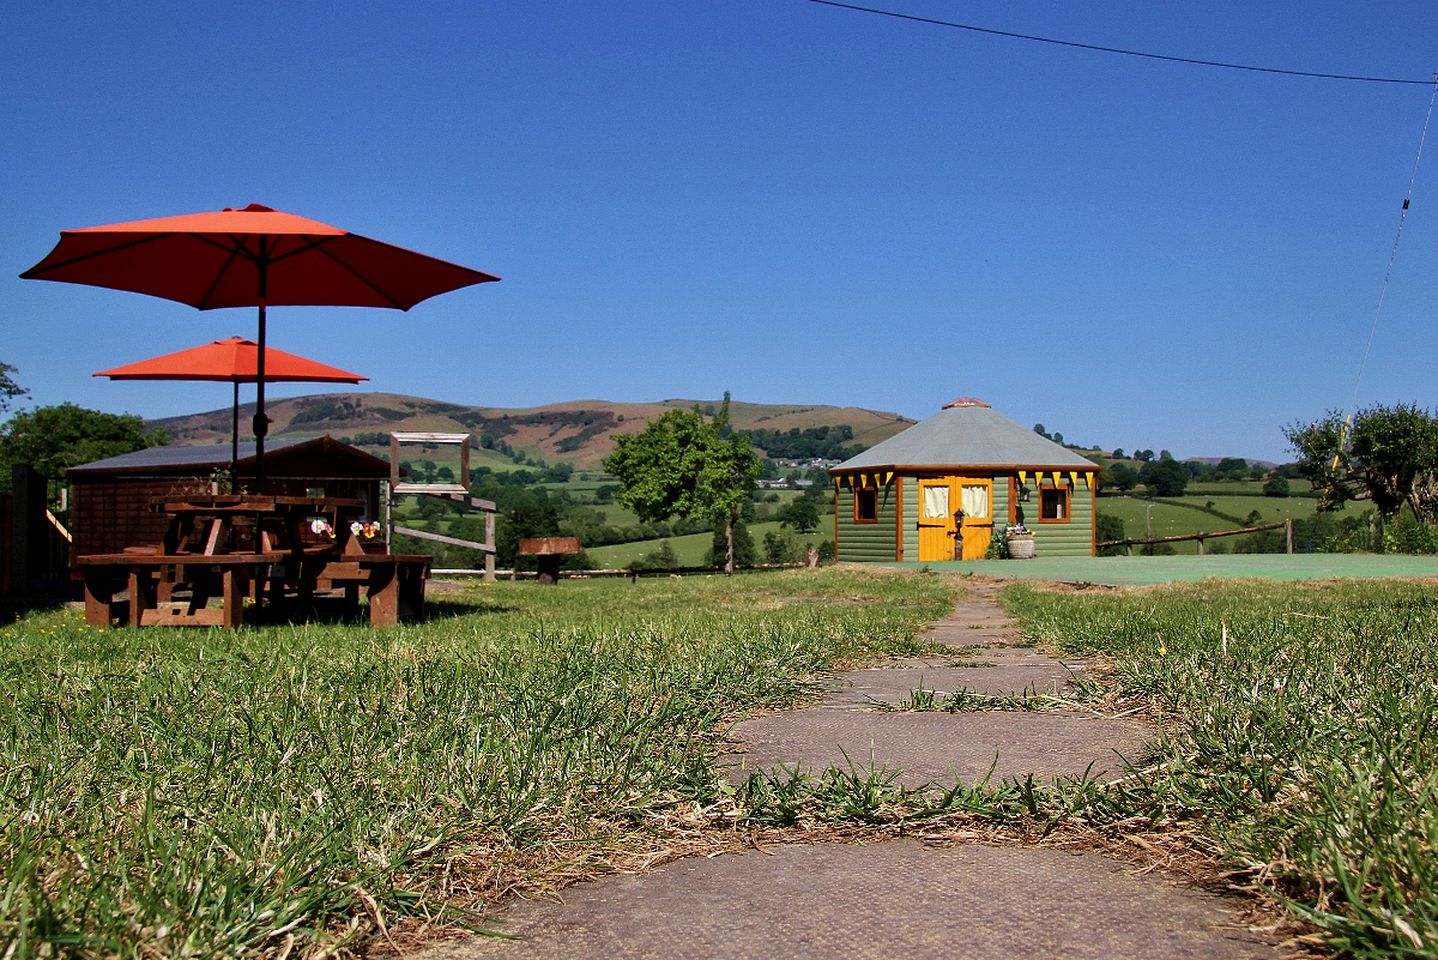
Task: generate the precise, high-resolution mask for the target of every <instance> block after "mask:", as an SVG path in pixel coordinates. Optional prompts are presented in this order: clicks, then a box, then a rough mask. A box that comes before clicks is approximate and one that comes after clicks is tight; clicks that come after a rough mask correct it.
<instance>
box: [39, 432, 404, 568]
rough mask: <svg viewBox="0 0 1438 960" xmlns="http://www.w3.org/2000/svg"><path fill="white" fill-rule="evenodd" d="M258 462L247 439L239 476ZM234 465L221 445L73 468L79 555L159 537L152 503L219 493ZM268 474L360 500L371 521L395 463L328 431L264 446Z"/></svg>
mask: <svg viewBox="0 0 1438 960" xmlns="http://www.w3.org/2000/svg"><path fill="white" fill-rule="evenodd" d="M254 461H255V446H254V443H253V442H251V443H241V444H240V447H239V460H238V461H236V475H237V476H240V477H245V476H246V475H247V473H248V475H250V476H253V474H254ZM229 465H230V445H229V444H223V445H220V444H216V445H214V446H190V447H179V446H176V447H150V448H148V449H146V450H136V451H135V452H134V453H126V454H123V455H121V456H118V457H110V458H108V459H106V460H96V461H95V462H93V463H86V464H82V465H80V466H77V467H71V468H69V469H68V470H66V471H65V474H66V476H67V477H68V478H69V480H70V525H71V532H72V533H73V535H74V538H75V543H74V550H73V556H88V555H90V554H96V553H119V552H121V551H123V550H124V549H125V548H126V547H134V546H140V545H144V544H157V543H159V542H160V539H161V537H163V536H164V533H165V527H166V525H167V523H168V520H167V518H166V517H165V515H164V514H162V513H155V512H153V511H151V510H150V504H151V503H155V502H158V501H162V500H182V499H185V498H186V497H194V496H207V495H209V494H211V493H215V492H217V490H216V483H217V480H216V478H217V477H219V476H220V475H221V474H222V473H223V472H225V471H227V470H228V468H229ZM265 474H266V476H265V492H266V493H270V494H275V495H277V496H296V497H303V496H326V497H345V498H351V499H355V500H360V501H362V502H363V503H364V504H365V519H375V518H377V516H378V515H379V513H380V511H381V510H382V508H383V505H384V501H383V500H382V499H381V491H380V483H381V481H385V480H388V479H389V463H388V461H385V460H381V459H380V458H379V457H376V456H372V455H370V454H368V453H365V452H364V451H363V450H360V449H359V448H357V447H352V446H350V445H349V444H346V443H340V442H339V441H338V440H335V439H332V438H331V437H330V436H329V435H328V434H327V435H325V436H323V437H315V438H313V439H309V440H279V441H273V442H271V443H268V444H266V449H265Z"/></svg>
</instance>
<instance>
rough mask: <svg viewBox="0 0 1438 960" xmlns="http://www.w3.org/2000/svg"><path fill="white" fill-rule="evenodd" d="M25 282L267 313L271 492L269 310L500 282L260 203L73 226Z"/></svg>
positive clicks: (260, 454)
mask: <svg viewBox="0 0 1438 960" xmlns="http://www.w3.org/2000/svg"><path fill="white" fill-rule="evenodd" d="M20 276H21V277H23V278H25V279H27V280H58V281H62V282H65V283H84V284H89V285H91V286H97V287H110V288H111V289H114V290H130V291H133V292H135V293H145V294H149V295H150V296H154V297H163V298H164V299H166V300H177V301H179V302H180V303H187V304H189V305H190V306H192V307H198V308H199V309H201V310H213V309H215V308H217V307H247V306H254V307H258V308H259V335H258V336H257V337H256V338H255V339H256V340H257V341H258V345H259V357H260V361H259V364H258V369H257V373H256V381H255V382H256V413H255V419H254V433H255V483H256V487H257V489H261V490H262V489H263V487H264V453H265V439H264V438H265V434H266V432H267V428H268V424H269V421H268V419H267V418H266V417H265V380H266V379H267V377H266V373H265V368H264V360H265V353H266V351H265V308H266V307H268V306H270V305H282V306H288V305H301V304H304V305H312V306H318V305H329V306H357V307H391V308H394V309H397V310H408V309H409V308H410V307H412V306H414V305H415V304H416V303H419V302H420V301H422V300H427V299H428V298H430V297H433V296H436V295H437V294H441V293H446V292H448V291H450V290H456V289H459V288H460V287H467V286H470V285H471V284H476V283H485V282H486V281H490V280H498V279H499V278H498V277H496V276H493V275H491V274H488V273H483V272H481V271H479V270H471V269H469V268H468V267H461V266H459V265H457V264H453V263H450V262H448V261H445V260H439V259H436V258H435V257H430V256H426V255H425V254H422V253H415V252H414V251H412V250H406V249H404V248H403V247H396V246H392V245H391V244H388V243H382V242H380V241H378V240H371V239H370V238H368V237H362V236H360V235H359V234H355V233H350V232H348V231H346V230H341V229H340V228H338V227H332V226H329V225H328V224H324V223H320V222H319V221H318V220H310V219H308V218H306V217H300V216H296V215H294V214H292V213H284V212H282V211H279V210H272V209H271V208H269V207H264V206H260V205H259V204H254V203H252V204H250V205H249V206H248V207H245V208H244V209H243V210H234V209H225V210H221V211H218V212H214V213H193V214H185V215H183V216H178V217H163V218H160V219H157V220H134V221H130V222H128V223H116V224H111V225H109V226H103V227H83V228H81V229H78V230H64V231H61V233H60V242H59V243H57V244H56V245H55V249H53V250H51V251H50V253H49V255H48V256H46V257H45V259H43V260H41V261H40V262H39V263H37V264H36V265H35V266H33V267H31V268H30V269H29V270H26V271H25V272H24V273H22V274H20Z"/></svg>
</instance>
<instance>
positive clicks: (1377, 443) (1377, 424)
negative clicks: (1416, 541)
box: [1283, 404, 1438, 520]
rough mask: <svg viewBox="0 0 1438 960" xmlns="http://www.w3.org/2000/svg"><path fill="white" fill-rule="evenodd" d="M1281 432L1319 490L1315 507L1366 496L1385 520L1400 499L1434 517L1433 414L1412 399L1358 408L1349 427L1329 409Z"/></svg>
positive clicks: (1437, 489) (1436, 425) (1436, 455)
mask: <svg viewBox="0 0 1438 960" xmlns="http://www.w3.org/2000/svg"><path fill="white" fill-rule="evenodd" d="M1283 433H1284V436H1285V437H1287V438H1288V442H1289V443H1290V444H1292V445H1293V448H1294V450H1296V451H1297V452H1298V454H1299V456H1300V460H1299V467H1300V469H1301V470H1302V472H1303V475H1304V476H1305V477H1306V478H1307V479H1309V480H1310V481H1312V483H1313V489H1314V490H1316V491H1317V492H1318V495H1319V499H1318V507H1319V509H1320V510H1336V509H1338V508H1340V507H1342V506H1343V504H1345V503H1347V502H1348V501H1350V500H1371V501H1373V505H1374V506H1375V507H1377V508H1378V512H1379V513H1380V514H1381V515H1382V516H1383V518H1384V519H1385V520H1392V519H1393V518H1394V517H1395V516H1397V514H1398V511H1399V509H1400V508H1402V507H1403V505H1404V504H1407V505H1408V507H1409V508H1410V509H1411V510H1412V511H1413V514H1414V516H1416V517H1417V518H1419V519H1420V520H1432V519H1434V518H1435V517H1438V417H1435V415H1434V414H1433V413H1431V412H1429V411H1427V410H1424V409H1422V408H1420V407H1418V406H1416V405H1412V404H1397V405H1395V406H1391V407H1388V406H1382V405H1378V406H1373V407H1369V408H1367V409H1365V410H1360V411H1358V413H1357V414H1356V415H1355V416H1354V418H1353V426H1352V428H1351V429H1347V428H1346V421H1345V419H1344V417H1343V416H1342V415H1341V414H1339V413H1337V412H1335V411H1330V412H1329V413H1328V415H1327V416H1326V417H1325V418H1324V419H1322V420H1319V421H1317V422H1315V423H1311V424H1307V425H1304V424H1298V423H1295V424H1292V425H1290V426H1288V427H1286V428H1284V431H1283Z"/></svg>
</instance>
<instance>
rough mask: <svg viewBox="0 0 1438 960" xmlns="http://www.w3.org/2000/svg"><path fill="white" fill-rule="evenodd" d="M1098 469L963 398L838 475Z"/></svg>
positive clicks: (851, 462) (839, 469) (838, 470)
mask: <svg viewBox="0 0 1438 960" xmlns="http://www.w3.org/2000/svg"><path fill="white" fill-rule="evenodd" d="M949 466H966V467H967V466H985V467H1054V468H1063V469H1073V468H1079V469H1083V470H1094V469H1097V467H1098V465H1097V464H1095V463H1093V462H1092V461H1091V460H1087V459H1085V458H1084V457H1081V456H1079V455H1078V454H1077V453H1074V452H1073V451H1072V450H1070V449H1068V448H1067V447H1064V446H1061V445H1060V444H1057V443H1054V442H1053V441H1052V440H1049V439H1048V438H1046V437H1042V436H1040V435H1039V434H1037V433H1034V431H1032V430H1030V429H1029V428H1027V427H1023V426H1020V425H1019V424H1017V423H1015V422H1014V421H1012V420H1010V419H1009V418H1008V417H1006V416H1004V415H1003V414H1001V413H999V412H997V411H996V410H994V409H993V408H992V407H990V406H989V405H988V404H987V403H985V402H983V401H982V400H976V399H974V398H972V397H961V398H960V399H958V400H955V401H953V402H952V403H948V404H945V405H944V408H943V409H942V410H940V411H939V412H938V413H936V414H934V415H933V416H932V417H929V418H927V419H925V420H920V421H919V422H918V423H916V424H914V425H913V426H912V427H909V428H908V429H907V430H904V431H903V432H901V433H897V434H895V435H894V436H892V437H890V438H889V439H887V440H885V441H883V442H882V443H879V444H876V445H874V446H872V447H870V448H869V449H868V450H865V451H864V452H863V453H861V454H859V455H858V456H855V457H851V458H850V459H848V460H845V461H844V462H843V463H841V464H839V465H838V466H837V467H835V468H834V472H836V473H842V472H845V471H849V470H863V469H872V468H875V467H896V468H905V467H949Z"/></svg>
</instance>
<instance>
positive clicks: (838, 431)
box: [735, 423, 866, 460]
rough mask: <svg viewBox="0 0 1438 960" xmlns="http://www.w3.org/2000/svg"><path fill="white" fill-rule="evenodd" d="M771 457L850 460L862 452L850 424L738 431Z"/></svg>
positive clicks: (863, 448)
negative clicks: (855, 440)
mask: <svg viewBox="0 0 1438 960" xmlns="http://www.w3.org/2000/svg"><path fill="white" fill-rule="evenodd" d="M735 432H736V433H738V434H740V435H741V436H743V437H745V438H746V439H747V440H748V441H749V442H750V443H751V444H752V445H753V446H755V447H756V448H758V449H759V450H762V451H763V452H764V455H765V456H766V457H769V458H770V459H772V460H816V459H817V460H847V459H849V458H850V457H852V456H855V455H857V454H860V453H863V452H864V450H865V449H866V448H865V447H864V445H863V444H861V443H854V442H853V441H854V428H853V427H851V426H849V425H848V424H847V423H842V424H837V425H833V426H823V427H807V428H805V429H800V428H798V427H792V428H790V429H789V430H769V429H762V428H761V429H753V430H737V431H735Z"/></svg>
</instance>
